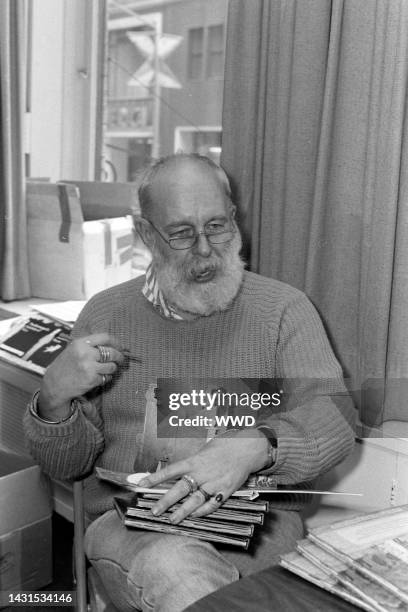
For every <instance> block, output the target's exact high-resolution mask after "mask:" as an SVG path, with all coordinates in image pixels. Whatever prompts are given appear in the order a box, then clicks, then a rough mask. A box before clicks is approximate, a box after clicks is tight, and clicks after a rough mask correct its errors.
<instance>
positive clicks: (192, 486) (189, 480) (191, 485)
mask: <svg viewBox="0 0 408 612" xmlns="http://www.w3.org/2000/svg"><path fill="white" fill-rule="evenodd" d="M181 480H184V482H185V483H186V485H187V486H188V490H189V493H194V491H197V489H198V484H197V482H196V481H195V480H194V478H193V477H192V476H189V475H188V474H184V476H182V477H181Z"/></svg>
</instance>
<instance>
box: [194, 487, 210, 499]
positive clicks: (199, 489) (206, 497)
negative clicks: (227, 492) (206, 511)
mask: <svg viewBox="0 0 408 612" xmlns="http://www.w3.org/2000/svg"><path fill="white" fill-rule="evenodd" d="M197 491H198V492H199V493H201V495H202V496H203V497H204V502H208V501H210V499H211V495H210V494H209V493H208V492H207V491H206V490H205V489H203V487H198V489H197Z"/></svg>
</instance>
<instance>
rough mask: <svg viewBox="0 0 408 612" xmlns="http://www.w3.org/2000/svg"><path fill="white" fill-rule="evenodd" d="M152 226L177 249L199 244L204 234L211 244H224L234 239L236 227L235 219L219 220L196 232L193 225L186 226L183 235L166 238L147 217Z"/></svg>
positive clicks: (181, 249)
mask: <svg viewBox="0 0 408 612" xmlns="http://www.w3.org/2000/svg"><path fill="white" fill-rule="evenodd" d="M146 220H147V221H148V222H149V223H150V225H151V226H152V228H153V229H154V230H155V231H156V232H157V233H158V234H159V236H160V238H162V240H164V242H166V244H168V245H169V247H170V248H171V249H174V250H175V251H184V250H186V249H191V248H192V247H193V246H194V245H195V244H197V241H198V237H199V236H200V235H203V236H205V237H206V238H207V240H208V242H209V243H210V244H222V243H224V242H229V241H230V240H232V239H233V237H234V234H235V232H236V229H235V227H234V223H233V221H232V220H231V219H230V220H228V221H227V222H226V223H222V222H217V223H216V224H214V223H213V222H210V223H208V224H207V227H206V229H204V231H201V232H196V230H195V229H194V228H193V227H189V228H186V229H184V230H182V233H183V235H182V236H176V237H175V238H166V236H163V234H162V233H161V231H160V230H158V229H157V227H156V226H155V225H154V224H153V223H152V222H151V221H150V219H146Z"/></svg>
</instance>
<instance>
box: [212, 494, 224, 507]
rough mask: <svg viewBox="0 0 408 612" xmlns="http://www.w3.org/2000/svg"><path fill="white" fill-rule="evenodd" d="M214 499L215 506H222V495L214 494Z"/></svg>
mask: <svg viewBox="0 0 408 612" xmlns="http://www.w3.org/2000/svg"><path fill="white" fill-rule="evenodd" d="M214 499H215V501H216V502H217V504H222V502H223V501H224V496H223V494H222V493H216V494H215V496H214Z"/></svg>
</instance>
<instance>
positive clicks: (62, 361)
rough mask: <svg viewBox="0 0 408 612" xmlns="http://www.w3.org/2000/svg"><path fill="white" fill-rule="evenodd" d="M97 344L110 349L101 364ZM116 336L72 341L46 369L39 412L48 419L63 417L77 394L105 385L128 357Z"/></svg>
mask: <svg viewBox="0 0 408 612" xmlns="http://www.w3.org/2000/svg"><path fill="white" fill-rule="evenodd" d="M98 345H101V346H104V347H105V348H107V349H108V350H109V361H107V362H106V363H100V352H99V349H98V348H97V347H98ZM121 350H123V349H122V348H121V346H120V344H119V343H118V342H117V340H116V339H115V338H113V337H112V336H111V335H109V334H106V333H101V334H92V335H91V336H86V337H84V338H80V339H78V340H73V342H71V344H69V345H68V346H67V348H66V349H65V350H64V351H63V352H62V353H61V355H59V356H58V357H57V358H56V359H55V361H53V362H52V363H51V365H50V366H49V367H48V368H47V370H46V372H45V375H44V378H43V381H42V385H41V390H40V394H39V397H38V406H39V414H40V416H43V417H45V418H51V419H54V418H55V417H59V418H61V417H62V418H64V416H66V415H67V414H68V413H69V411H70V406H71V400H72V399H73V398H74V397H78V396H79V395H83V394H84V393H86V392H87V391H90V390H91V389H93V388H94V387H97V386H99V385H101V384H102V382H103V380H104V379H103V377H102V374H104V375H105V376H108V377H109V376H110V375H112V374H113V373H114V372H115V371H116V369H117V367H118V365H120V364H122V363H123V361H124V359H125V357H124V355H123V354H122V352H121Z"/></svg>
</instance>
